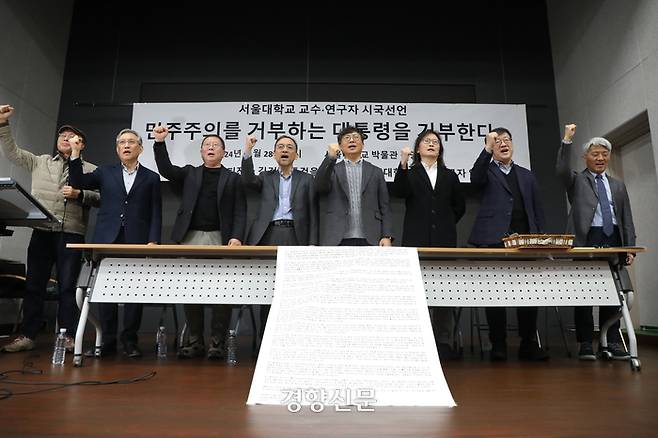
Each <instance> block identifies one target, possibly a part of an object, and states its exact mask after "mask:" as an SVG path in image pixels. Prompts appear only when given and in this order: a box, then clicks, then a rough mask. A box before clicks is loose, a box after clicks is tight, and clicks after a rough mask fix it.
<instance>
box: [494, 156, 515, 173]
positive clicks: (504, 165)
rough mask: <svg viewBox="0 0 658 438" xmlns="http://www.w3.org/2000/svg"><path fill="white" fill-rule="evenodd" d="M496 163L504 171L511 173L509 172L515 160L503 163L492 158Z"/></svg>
mask: <svg viewBox="0 0 658 438" xmlns="http://www.w3.org/2000/svg"><path fill="white" fill-rule="evenodd" d="M492 161H493V162H494V163H496V166H498V168H499V169H500V171H501V172H503V173H504V174H505V175H509V173H510V172H511V171H512V166H514V161H510V162H509V164H503V163H502V162H501V161H498V160H492Z"/></svg>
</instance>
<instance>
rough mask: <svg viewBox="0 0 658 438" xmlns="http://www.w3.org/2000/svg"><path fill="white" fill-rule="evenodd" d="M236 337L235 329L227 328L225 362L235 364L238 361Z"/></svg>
mask: <svg viewBox="0 0 658 438" xmlns="http://www.w3.org/2000/svg"><path fill="white" fill-rule="evenodd" d="M237 349H238V339H237V335H236V333H235V330H229V331H228V336H227V337H226V363H227V364H229V365H230V366H235V365H237V363H238V356H237V355H238V352H237Z"/></svg>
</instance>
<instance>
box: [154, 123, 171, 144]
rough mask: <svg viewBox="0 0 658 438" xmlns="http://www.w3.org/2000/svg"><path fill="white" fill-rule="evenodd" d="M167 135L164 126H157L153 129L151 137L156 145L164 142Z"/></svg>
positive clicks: (167, 132) (167, 131)
mask: <svg viewBox="0 0 658 438" xmlns="http://www.w3.org/2000/svg"><path fill="white" fill-rule="evenodd" d="M167 135H169V130H168V129H167V127H166V126H162V125H159V126H156V127H155V128H153V136H154V137H155V141H157V142H158V143H162V142H163V141H165V139H166V138H167Z"/></svg>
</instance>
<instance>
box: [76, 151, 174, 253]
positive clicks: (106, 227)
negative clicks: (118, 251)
mask: <svg viewBox="0 0 658 438" xmlns="http://www.w3.org/2000/svg"><path fill="white" fill-rule="evenodd" d="M69 174H70V183H71V186H72V187H76V188H78V189H87V190H99V191H100V194H101V199H102V201H101V207H100V210H99V211H98V216H97V218H96V229H95V230H94V237H93V242H94V243H114V242H115V240H116V238H117V236H118V235H119V231H120V229H121V227H122V226H123V228H124V237H125V241H126V243H149V242H157V243H159V242H160V238H161V231H162V197H161V196H160V177H159V176H158V174H157V173H155V172H153V171H152V170H149V169H147V168H146V167H144V166H142V165H141V164H140V165H139V168H138V169H137V175H136V176H135V182H134V183H133V185H132V187H131V188H130V193H126V186H125V184H124V183H123V169H122V167H121V163H117V164H106V165H103V166H100V167H97V168H96V170H94V171H93V172H91V173H85V174H83V173H82V165H81V161H80V160H79V159H77V160H71V162H70V164H69Z"/></svg>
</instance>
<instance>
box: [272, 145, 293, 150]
mask: <svg viewBox="0 0 658 438" xmlns="http://www.w3.org/2000/svg"><path fill="white" fill-rule="evenodd" d="M275 147H276V150H277V151H282V150H284V149H285V150H288V151H292V150H294V149H295V145H292V144H278V145H276V146H275Z"/></svg>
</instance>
